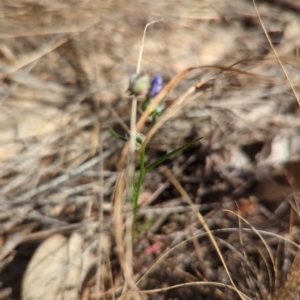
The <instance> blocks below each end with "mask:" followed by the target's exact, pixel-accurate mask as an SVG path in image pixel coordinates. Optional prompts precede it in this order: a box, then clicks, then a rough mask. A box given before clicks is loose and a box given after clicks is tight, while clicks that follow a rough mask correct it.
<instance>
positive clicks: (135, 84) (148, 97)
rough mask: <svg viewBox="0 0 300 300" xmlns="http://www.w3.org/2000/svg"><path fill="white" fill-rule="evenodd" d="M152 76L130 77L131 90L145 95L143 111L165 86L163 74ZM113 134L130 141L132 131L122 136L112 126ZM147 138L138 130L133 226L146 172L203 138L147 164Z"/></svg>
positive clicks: (160, 106)
mask: <svg viewBox="0 0 300 300" xmlns="http://www.w3.org/2000/svg"><path fill="white" fill-rule="evenodd" d="M150 78H151V77H150V76H149V75H148V74H141V75H136V74H135V75H133V76H132V77H131V79H130V83H129V92H130V93H131V94H132V95H134V96H136V97H137V96H144V97H145V98H144V101H143V103H142V107H141V109H142V111H145V110H146V109H147V107H148V106H149V105H150V104H151V102H152V101H153V99H154V98H155V97H156V96H157V95H158V93H159V92H160V91H161V89H162V88H163V79H162V77H161V75H155V76H154V77H153V78H152V80H151V81H150ZM164 103H165V99H163V100H162V101H161V102H160V103H159V104H158V106H157V107H156V108H155V109H154V110H153V111H152V113H151V115H150V119H149V120H150V121H151V126H152V125H154V124H155V122H156V120H157V118H158V117H159V116H160V115H161V114H162V112H163V109H164V106H165V104H164ZM110 130H111V132H112V134H113V135H114V136H115V137H117V138H118V139H120V140H122V141H125V142H127V141H129V140H130V136H131V131H129V132H128V133H127V134H126V136H122V135H120V134H119V133H117V132H115V131H114V130H113V129H112V128H110ZM145 139H146V136H145V135H144V134H142V133H139V132H137V133H136V135H135V141H136V142H135V146H136V151H140V156H139V158H140V159H139V172H135V174H136V173H138V175H137V176H135V175H134V177H135V178H133V180H132V182H133V184H132V193H131V194H132V205H133V215H134V217H133V227H135V225H136V222H137V214H138V199H139V195H140V192H141V188H142V185H143V181H144V178H145V175H146V173H148V172H150V171H152V170H153V169H154V168H155V167H157V166H158V165H160V164H161V163H163V162H164V161H165V160H167V159H168V158H170V157H172V156H173V155H175V154H176V153H178V152H180V151H183V150H184V149H186V148H188V147H190V146H191V145H193V144H194V143H196V142H197V141H199V140H200V139H201V138H198V139H196V140H194V141H191V142H189V143H187V144H184V145H183V146H181V147H179V148H177V149H175V150H173V151H171V152H169V153H167V154H165V155H163V156H162V157H160V158H159V159H157V160H155V161H154V162H153V163H151V164H148V165H147V164H146V161H145V158H146V146H147V145H146V144H144V141H145Z"/></svg>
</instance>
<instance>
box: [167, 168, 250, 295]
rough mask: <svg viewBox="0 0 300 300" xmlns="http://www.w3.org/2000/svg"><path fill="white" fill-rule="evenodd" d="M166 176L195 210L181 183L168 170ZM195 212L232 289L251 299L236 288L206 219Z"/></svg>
mask: <svg viewBox="0 0 300 300" xmlns="http://www.w3.org/2000/svg"><path fill="white" fill-rule="evenodd" d="M163 172H164V174H165V175H166V177H167V178H168V179H169V180H170V182H171V183H172V184H173V185H174V186H175V187H176V189H177V190H178V191H179V193H180V194H181V195H182V197H184V199H185V200H186V201H187V202H188V204H189V205H190V206H191V207H193V208H194V204H193V202H192V200H191V199H190V197H189V195H188V194H187V193H186V191H185V190H184V189H183V187H182V186H181V185H180V183H179V182H178V180H177V179H176V178H175V177H174V176H173V175H172V173H171V172H170V171H169V170H168V169H164V171H163ZM193 210H194V212H195V213H196V215H197V217H198V219H199V221H200V223H201V224H202V226H203V227H204V229H205V231H206V232H207V234H208V236H209V238H210V240H211V241H212V243H213V245H214V247H215V249H216V251H217V253H218V255H219V257H220V259H221V261H222V263H223V266H224V268H225V270H226V273H227V275H228V278H229V280H230V281H231V284H232V288H233V289H234V290H235V291H236V293H237V294H238V295H239V296H240V298H241V299H243V300H244V299H249V298H248V297H247V296H246V295H244V294H243V293H242V292H241V291H239V290H238V289H237V288H236V286H235V283H234V281H233V280H232V278H231V275H230V273H229V270H228V268H227V265H226V263H225V260H224V258H223V255H222V253H221V251H220V249H219V247H218V245H217V242H216V240H215V238H214V236H213V235H212V233H211V230H210V229H209V227H208V226H207V223H206V222H205V219H204V218H203V216H202V214H201V213H200V212H199V211H198V210H197V209H195V208H194V209H193Z"/></svg>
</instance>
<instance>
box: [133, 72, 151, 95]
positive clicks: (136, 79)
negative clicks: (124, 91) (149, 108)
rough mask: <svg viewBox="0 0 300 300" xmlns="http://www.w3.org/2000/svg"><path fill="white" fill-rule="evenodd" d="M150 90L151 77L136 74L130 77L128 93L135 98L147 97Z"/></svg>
mask: <svg viewBox="0 0 300 300" xmlns="http://www.w3.org/2000/svg"><path fill="white" fill-rule="evenodd" d="M149 88H150V76H149V75H148V74H142V73H136V74H133V75H132V76H131V77H130V81H129V88H128V91H129V92H130V93H131V94H132V95H134V96H146V95H147V94H148V92H149Z"/></svg>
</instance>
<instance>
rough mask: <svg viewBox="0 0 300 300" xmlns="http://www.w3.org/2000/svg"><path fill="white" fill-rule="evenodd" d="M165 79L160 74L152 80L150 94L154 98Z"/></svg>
mask: <svg viewBox="0 0 300 300" xmlns="http://www.w3.org/2000/svg"><path fill="white" fill-rule="evenodd" d="M162 85H163V79H162V77H161V76H160V75H155V76H154V77H153V79H152V81H151V85H150V90H149V96H150V97H151V98H154V97H155V96H156V95H157V94H158V93H159V92H160V91H161V89H162Z"/></svg>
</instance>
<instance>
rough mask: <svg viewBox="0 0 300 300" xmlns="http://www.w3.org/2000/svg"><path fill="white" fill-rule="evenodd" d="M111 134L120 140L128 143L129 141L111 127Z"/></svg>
mask: <svg viewBox="0 0 300 300" xmlns="http://www.w3.org/2000/svg"><path fill="white" fill-rule="evenodd" d="M109 130H110V132H111V133H112V134H113V135H114V136H115V137H116V138H118V139H119V140H122V141H124V142H127V139H126V138H124V137H123V136H122V135H120V134H119V133H117V132H115V131H114V130H113V129H112V128H111V127H109Z"/></svg>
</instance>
